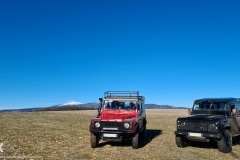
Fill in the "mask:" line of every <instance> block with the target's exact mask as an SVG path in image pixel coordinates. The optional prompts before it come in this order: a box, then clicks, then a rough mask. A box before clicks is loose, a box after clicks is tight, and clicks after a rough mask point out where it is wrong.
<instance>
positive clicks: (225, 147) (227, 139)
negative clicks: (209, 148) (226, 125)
mask: <svg viewBox="0 0 240 160" xmlns="http://www.w3.org/2000/svg"><path fill="white" fill-rule="evenodd" d="M218 150H219V151H221V152H223V153H229V152H231V151H232V135H231V132H230V130H228V129H226V130H225V131H224V133H223V136H222V138H221V139H220V140H219V141H218Z"/></svg>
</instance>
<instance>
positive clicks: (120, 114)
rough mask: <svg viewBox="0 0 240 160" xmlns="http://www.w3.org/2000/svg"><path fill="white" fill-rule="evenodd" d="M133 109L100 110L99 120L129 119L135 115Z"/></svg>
mask: <svg viewBox="0 0 240 160" xmlns="http://www.w3.org/2000/svg"><path fill="white" fill-rule="evenodd" d="M137 115H138V114H137V113H136V111H135V110H129V111H126V110H103V111H102V112H101V120H106V121H107V120H110V121H123V120H125V119H131V118H134V117H137Z"/></svg>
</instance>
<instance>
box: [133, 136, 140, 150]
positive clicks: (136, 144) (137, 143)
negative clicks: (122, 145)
mask: <svg viewBox="0 0 240 160" xmlns="http://www.w3.org/2000/svg"><path fill="white" fill-rule="evenodd" d="M138 147H139V133H137V134H136V135H135V136H134V137H133V138H132V148H134V149H137V148H138Z"/></svg>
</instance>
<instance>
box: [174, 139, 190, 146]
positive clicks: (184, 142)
mask: <svg viewBox="0 0 240 160" xmlns="http://www.w3.org/2000/svg"><path fill="white" fill-rule="evenodd" d="M175 140H176V144H177V146H178V147H181V148H183V147H187V146H188V143H187V140H186V139H185V138H183V137H181V136H176V137H175Z"/></svg>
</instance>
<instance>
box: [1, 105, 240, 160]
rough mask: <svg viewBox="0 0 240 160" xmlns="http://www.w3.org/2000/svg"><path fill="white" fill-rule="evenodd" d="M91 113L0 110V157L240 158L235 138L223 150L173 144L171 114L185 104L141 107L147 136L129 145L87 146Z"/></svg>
mask: <svg viewBox="0 0 240 160" xmlns="http://www.w3.org/2000/svg"><path fill="white" fill-rule="evenodd" d="M96 113H97V111H96V110H95V111H65V112H63V111H59V112H33V113H0V143H3V147H2V148H3V152H2V153H0V159H4V157H5V159H7V157H10V156H12V159H24V156H25V159H31V158H32V159H33V160H34V159H40V158H39V157H36V156H42V157H43V158H42V159H44V160H45V159H46V160H48V159H49V160H55V159H56V160H58V159H59V160H62V159H66V160H77V159H81V160H82V159H83V160H84V159H97V160H99V159H103V160H107V159H108V160H115V159H123V160H128V159H129V160H134V159H150V160H193V159H194V160H195V159H197V160H201V159H204V160H233V159H240V145H237V144H234V146H233V151H232V152H231V153H227V154H225V153H221V152H219V151H218V149H217V148H216V146H215V145H209V144H206V143H203V144H199V145H194V146H190V147H187V148H178V147H177V146H176V144H175V135H174V131H175V128H176V118H177V117H180V116H186V115H188V114H187V110H164V109H156V110H147V121H148V124H147V134H148V138H147V139H146V140H145V141H144V142H143V144H142V146H141V148H139V149H132V147H131V144H130V143H129V142H124V143H116V142H115V143H109V142H102V141H101V142H100V147H98V148H95V149H92V148H91V147H90V144H89V140H90V134H89V130H88V127H89V122H90V121H89V120H90V118H91V117H94V116H95V115H96ZM14 156H15V157H16V158H13V157H14ZM21 157H22V158H21ZM28 157H31V158H28ZM34 157H35V158H34ZM9 159H10V158H9Z"/></svg>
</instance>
